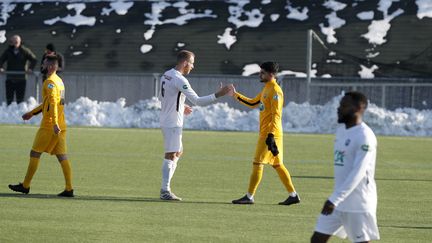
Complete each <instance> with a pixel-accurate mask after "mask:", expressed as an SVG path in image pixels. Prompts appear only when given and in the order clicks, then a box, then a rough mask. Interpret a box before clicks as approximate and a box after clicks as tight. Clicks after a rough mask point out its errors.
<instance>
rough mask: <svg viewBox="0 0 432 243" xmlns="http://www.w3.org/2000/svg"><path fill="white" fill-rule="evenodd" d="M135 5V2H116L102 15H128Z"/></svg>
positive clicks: (105, 9) (104, 10)
mask: <svg viewBox="0 0 432 243" xmlns="http://www.w3.org/2000/svg"><path fill="white" fill-rule="evenodd" d="M133 5H134V3H133V2H125V1H116V2H111V3H110V8H103V9H102V13H101V15H107V16H108V15H110V13H111V12H112V11H115V12H116V14H118V15H126V14H127V12H128V11H129V9H130V8H131V7H132V6H133Z"/></svg>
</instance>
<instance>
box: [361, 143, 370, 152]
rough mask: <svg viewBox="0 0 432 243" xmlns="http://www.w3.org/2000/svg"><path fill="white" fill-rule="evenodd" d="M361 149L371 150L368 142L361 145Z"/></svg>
mask: <svg viewBox="0 0 432 243" xmlns="http://www.w3.org/2000/svg"><path fill="white" fill-rule="evenodd" d="M361 149H362V150H363V151H366V152H368V151H369V145H367V144H363V145H362V146H361Z"/></svg>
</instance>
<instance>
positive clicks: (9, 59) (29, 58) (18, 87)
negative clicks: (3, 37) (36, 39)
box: [0, 35, 37, 105]
mask: <svg viewBox="0 0 432 243" xmlns="http://www.w3.org/2000/svg"><path fill="white" fill-rule="evenodd" d="M9 41H10V46H9V48H8V49H6V50H5V51H4V52H3V54H2V55H1V57H0V72H4V69H3V65H4V64H5V62H6V63H7V69H6V70H7V71H11V72H23V73H22V74H8V75H7V76H6V102H7V104H8V105H10V104H11V103H12V101H13V98H14V95H15V96H16V102H17V103H21V102H22V101H23V100H24V94H25V89H26V75H25V74H24V72H27V73H32V72H33V69H34V67H35V66H36V62H37V60H36V56H35V55H34V54H33V52H32V51H31V50H30V49H28V48H27V47H25V46H23V45H22V44H21V37H20V36H19V35H14V36H12V37H11V38H10V39H9ZM28 62H29V63H28Z"/></svg>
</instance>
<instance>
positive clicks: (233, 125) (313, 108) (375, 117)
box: [0, 96, 432, 136]
mask: <svg viewBox="0 0 432 243" xmlns="http://www.w3.org/2000/svg"><path fill="white" fill-rule="evenodd" d="M340 98H341V96H338V97H335V98H333V99H332V100H331V101H329V102H328V103H327V104H325V105H310V104H308V103H303V104H296V103H293V102H290V103H288V104H287V105H286V106H285V107H284V108H283V118H282V123H283V129H284V131H286V132H294V133H296V132H302V133H334V132H335V130H336V127H337V126H338V124H337V122H336V121H337V116H336V109H337V107H338V105H339V100H340ZM36 105H37V103H36V100H35V99H34V98H30V99H29V100H28V101H27V102H24V103H21V104H19V105H17V104H16V103H12V105H10V106H6V104H5V103H3V104H1V105H0V123H2V124H33V125H37V124H39V122H40V116H37V117H35V118H33V119H31V120H30V121H26V122H24V121H22V119H21V115H22V114H24V113H25V112H27V111H29V110H30V109H32V108H34V107H36ZM193 109H194V111H193V113H192V114H191V115H190V116H187V117H186V120H185V128H187V129H197V130H232V131H257V130H258V123H259V119H258V116H259V111H258V109H254V110H250V111H240V110H236V109H234V108H231V107H229V106H228V105H227V104H226V103H216V104H213V105H210V106H207V107H194V108H193ZM159 111H160V102H159V101H158V100H157V98H152V99H150V100H142V101H139V102H138V103H136V104H133V105H131V106H126V100H125V99H123V98H121V99H119V100H117V101H116V102H98V101H93V100H90V99H88V98H84V97H81V98H79V99H78V100H76V101H75V102H71V103H69V104H67V105H66V107H65V113H66V119H67V123H68V125H70V126H95V127H126V128H130V127H138V128H158V127H159ZM364 120H365V122H366V123H367V124H368V125H369V126H371V127H372V129H373V130H374V132H375V133H376V134H380V135H401V136H432V110H422V111H419V110H415V109H411V108H403V109H396V110H395V111H389V110H386V109H382V108H379V107H377V106H376V105H374V104H371V105H370V106H369V108H368V110H367V112H366V114H365V117H364Z"/></svg>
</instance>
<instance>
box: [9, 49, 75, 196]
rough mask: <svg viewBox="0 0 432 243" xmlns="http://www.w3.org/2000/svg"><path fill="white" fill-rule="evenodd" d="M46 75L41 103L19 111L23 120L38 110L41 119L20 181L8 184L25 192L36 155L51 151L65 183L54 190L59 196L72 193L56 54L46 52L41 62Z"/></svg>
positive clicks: (32, 171)
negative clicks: (59, 189)
mask: <svg viewBox="0 0 432 243" xmlns="http://www.w3.org/2000/svg"><path fill="white" fill-rule="evenodd" d="M43 66H44V67H43V68H44V69H43V70H45V71H46V75H47V79H46V80H45V81H44V83H43V90H42V98H43V103H42V104H41V105H39V106H38V107H36V108H35V109H33V110H32V111H30V112H28V113H26V114H24V115H23V119H24V120H29V119H31V118H32V117H33V116H34V115H37V114H39V113H41V112H42V116H43V117H42V121H41V125H40V128H39V130H38V132H37V133H36V137H35V139H34V142H33V147H32V150H31V151H30V162H29V165H28V169H27V174H26V176H25V178H24V182H23V183H19V184H17V185H9V188H10V189H11V190H13V191H16V192H22V193H25V194H28V193H29V192H30V182H31V180H32V178H33V175H34V174H35V172H36V170H37V168H38V165H39V160H40V156H41V154H42V153H43V152H46V153H50V154H52V155H53V154H55V155H56V156H57V159H58V161H59V162H60V165H61V167H62V170H63V175H64V178H65V182H66V187H65V190H64V191H63V192H61V193H60V194H58V196H60V197H73V196H74V193H73V189H72V169H71V165H70V162H69V160H68V158H67V156H66V121H65V117H64V97H65V88H64V84H63V81H62V80H61V78H60V77H59V76H57V74H56V71H57V69H58V59H57V56H47V57H46V59H45V61H44V63H43Z"/></svg>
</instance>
